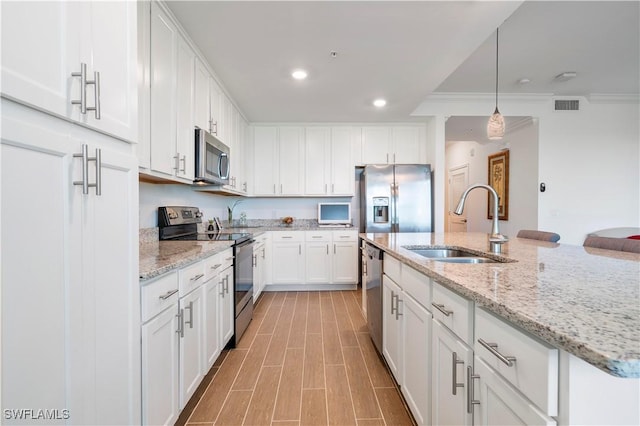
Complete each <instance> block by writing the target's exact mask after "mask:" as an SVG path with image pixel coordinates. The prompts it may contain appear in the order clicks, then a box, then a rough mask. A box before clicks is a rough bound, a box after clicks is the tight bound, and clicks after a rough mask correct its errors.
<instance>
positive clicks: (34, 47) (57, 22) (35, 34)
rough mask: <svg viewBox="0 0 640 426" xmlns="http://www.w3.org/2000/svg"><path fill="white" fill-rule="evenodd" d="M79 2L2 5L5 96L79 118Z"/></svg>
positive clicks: (9, 3)
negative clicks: (75, 101)
mask: <svg viewBox="0 0 640 426" xmlns="http://www.w3.org/2000/svg"><path fill="white" fill-rule="evenodd" d="M81 9H82V5H81V4H80V3H77V2H66V1H56V2H53V1H41V2H37V3H33V2H19V1H15V2H13V1H12V2H2V26H1V27H2V61H1V62H2V64H1V66H2V93H3V94H6V95H8V96H10V97H12V98H14V99H18V100H21V101H23V102H25V103H27V104H29V105H34V106H36V107H38V108H42V109H44V110H46V111H50V112H53V113H54V114H58V115H60V116H64V117H75V118H76V119H77V118H78V117H79V107H78V106H75V105H71V100H72V99H76V98H77V99H80V80H79V79H78V78H71V73H72V72H79V71H80V62H81V59H80V40H81V37H80V36H81V34H80V27H79V25H78V22H79V20H80V19H82V16H81V12H82V10H81Z"/></svg>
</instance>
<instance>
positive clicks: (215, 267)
mask: <svg viewBox="0 0 640 426" xmlns="http://www.w3.org/2000/svg"><path fill="white" fill-rule="evenodd" d="M221 266H222V263H216V264H215V265H213V266H212V267H211V268H210V269H214V270H215V269H218V268H219V267H221Z"/></svg>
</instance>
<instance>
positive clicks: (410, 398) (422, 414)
mask: <svg viewBox="0 0 640 426" xmlns="http://www.w3.org/2000/svg"><path fill="white" fill-rule="evenodd" d="M401 306H402V308H401V309H402V319H401V321H402V335H403V338H402V342H403V347H402V367H401V370H402V377H403V379H402V387H401V388H400V389H401V391H402V394H403V395H404V397H405V399H406V400H407V404H408V405H409V408H411V412H412V413H413V417H414V418H415V419H416V421H417V423H418V424H419V425H427V424H431V410H430V407H431V394H430V393H431V372H430V371H429V368H426V367H427V366H428V365H429V358H430V357H431V350H430V349H431V313H430V312H429V311H427V310H426V309H425V308H424V307H423V306H421V305H419V304H418V303H417V302H416V301H415V300H414V299H413V298H412V297H410V296H409V295H407V294H406V293H403V295H402V303H401Z"/></svg>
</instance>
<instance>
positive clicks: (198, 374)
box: [180, 288, 206, 409]
mask: <svg viewBox="0 0 640 426" xmlns="http://www.w3.org/2000/svg"><path fill="white" fill-rule="evenodd" d="M180 312H181V313H182V332H181V339H180V408H181V409H182V408H184V406H185V405H186V404H187V402H189V398H191V396H192V395H193V393H194V392H195V391H196V389H197V388H198V385H199V384H200V382H201V381H202V379H203V377H204V374H205V373H206V371H204V367H205V360H204V359H203V358H204V356H203V354H204V353H205V351H204V321H203V320H204V297H203V292H202V291H201V289H200V288H198V289H196V290H194V291H192V292H191V293H189V294H188V295H186V296H185V297H183V298H182V299H180Z"/></svg>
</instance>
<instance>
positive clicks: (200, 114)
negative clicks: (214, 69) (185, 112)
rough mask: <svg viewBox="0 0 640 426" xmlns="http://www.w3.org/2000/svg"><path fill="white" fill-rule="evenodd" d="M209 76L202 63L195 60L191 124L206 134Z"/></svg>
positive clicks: (208, 119) (208, 118)
mask: <svg viewBox="0 0 640 426" xmlns="http://www.w3.org/2000/svg"><path fill="white" fill-rule="evenodd" d="M210 79H211V76H210V75H209V71H207V68H206V67H205V65H204V64H203V63H202V61H201V60H200V59H198V58H196V63H195V78H194V94H193V95H194V96H193V98H194V111H193V122H194V124H195V125H196V126H197V127H199V128H201V129H204V130H206V131H208V132H210V131H211V129H210V127H209V126H210V123H211V106H210V103H209V80H210Z"/></svg>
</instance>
